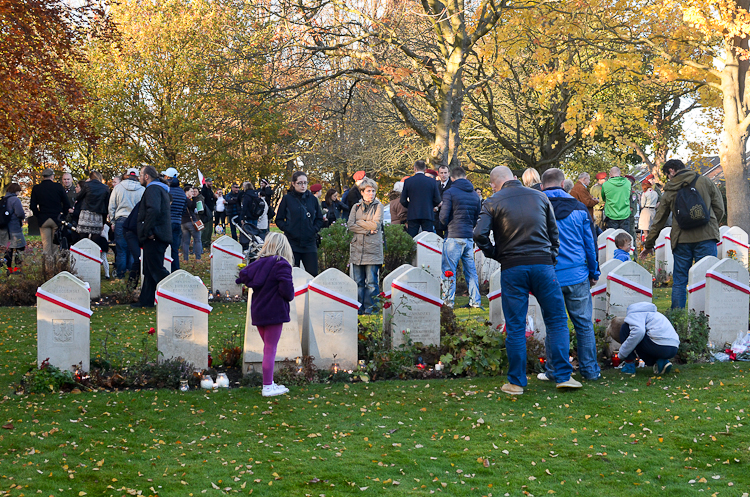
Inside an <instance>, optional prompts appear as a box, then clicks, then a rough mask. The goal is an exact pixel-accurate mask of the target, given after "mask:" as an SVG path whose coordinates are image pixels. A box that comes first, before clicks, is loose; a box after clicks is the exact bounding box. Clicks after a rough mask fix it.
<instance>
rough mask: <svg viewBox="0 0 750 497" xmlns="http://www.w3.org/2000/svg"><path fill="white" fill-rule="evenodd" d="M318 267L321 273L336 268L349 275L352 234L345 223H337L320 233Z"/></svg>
mask: <svg viewBox="0 0 750 497" xmlns="http://www.w3.org/2000/svg"><path fill="white" fill-rule="evenodd" d="M320 238H321V240H320V247H319V250H318V265H319V266H320V272H323V271H325V270H326V269H329V268H332V267H335V268H336V269H338V270H339V271H341V272H342V273H344V274H349V270H348V265H349V243H350V242H351V241H352V234H351V233H349V230H347V229H346V223H345V222H344V221H336V222H335V223H333V224H332V225H330V226H329V227H328V228H324V229H322V230H321V231H320Z"/></svg>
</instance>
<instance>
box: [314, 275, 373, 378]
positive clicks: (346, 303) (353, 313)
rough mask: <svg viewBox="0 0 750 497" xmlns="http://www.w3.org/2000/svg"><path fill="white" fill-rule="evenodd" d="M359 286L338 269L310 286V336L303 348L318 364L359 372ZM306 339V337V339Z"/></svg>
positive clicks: (318, 278) (321, 276)
mask: <svg viewBox="0 0 750 497" xmlns="http://www.w3.org/2000/svg"><path fill="white" fill-rule="evenodd" d="M359 307H361V304H360V303H359V302H357V284H356V283H355V282H354V280H352V279H351V278H349V277H348V276H347V275H345V274H344V273H342V272H341V271H339V270H338V269H335V268H330V269H327V270H325V271H323V272H322V273H320V274H319V275H318V276H317V277H316V278H314V279H313V280H312V281H310V283H309V284H308V309H309V312H310V333H309V335H308V337H307V343H303V344H302V348H303V350H304V351H306V353H307V355H311V356H314V357H315V360H314V364H315V365H316V366H317V367H318V368H320V369H329V368H331V365H332V364H334V363H336V364H338V365H339V368H341V369H344V370H348V369H356V368H357V324H358V318H357V312H358V309H359ZM303 338H304V337H303Z"/></svg>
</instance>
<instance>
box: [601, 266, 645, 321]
mask: <svg viewBox="0 0 750 497" xmlns="http://www.w3.org/2000/svg"><path fill="white" fill-rule="evenodd" d="M607 295H608V297H609V301H608V306H607V314H608V315H611V316H615V317H625V315H626V314H627V311H628V306H629V305H630V304H633V303H635V302H651V299H652V297H653V290H652V276H651V273H649V272H648V271H646V270H645V269H644V268H643V267H642V266H641V265H640V264H638V263H636V262H632V261H628V262H623V263H622V264H620V265H618V266H617V267H616V268H615V269H613V270H612V271H610V272H609V274H607Z"/></svg>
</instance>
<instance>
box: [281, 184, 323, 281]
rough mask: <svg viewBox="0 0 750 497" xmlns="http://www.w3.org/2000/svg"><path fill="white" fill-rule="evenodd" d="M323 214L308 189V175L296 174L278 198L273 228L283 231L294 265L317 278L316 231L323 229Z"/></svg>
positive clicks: (316, 200)
mask: <svg viewBox="0 0 750 497" xmlns="http://www.w3.org/2000/svg"><path fill="white" fill-rule="evenodd" d="M324 223H325V220H324V219H323V211H321V210H320V204H319V203H318V199H316V198H315V196H314V195H313V194H312V193H310V191H309V190H308V189H307V175H306V174H305V173H304V172H302V171H297V172H295V173H294V174H293V175H292V185H291V188H290V189H289V191H288V192H287V194H286V195H284V198H282V199H281V203H280V204H279V209H278V212H277V213H276V226H278V227H279V229H280V230H281V231H283V232H284V234H285V235H286V237H287V239H288V240H289V244H290V245H291V246H292V252H293V253H294V265H295V266H297V267H299V265H300V262H302V264H304V265H305V271H307V272H308V273H310V274H311V275H313V276H317V275H318V244H317V238H318V231H320V229H321V228H322V227H323V225H324Z"/></svg>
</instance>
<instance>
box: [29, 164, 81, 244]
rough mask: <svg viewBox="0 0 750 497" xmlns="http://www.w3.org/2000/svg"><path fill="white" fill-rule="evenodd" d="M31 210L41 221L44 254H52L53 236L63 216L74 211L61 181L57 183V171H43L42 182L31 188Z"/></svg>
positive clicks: (40, 229) (40, 228)
mask: <svg viewBox="0 0 750 497" xmlns="http://www.w3.org/2000/svg"><path fill="white" fill-rule="evenodd" d="M29 207H30V208H31V212H33V213H34V216H35V217H36V220H37V222H38V223H39V231H40V232H41V235H42V250H43V251H44V255H52V237H53V235H54V234H55V230H56V229H57V227H58V225H59V224H60V223H61V221H62V217H63V216H65V215H67V214H68V213H70V212H73V209H72V206H71V205H70V200H69V199H68V196H67V195H66V194H65V189H64V188H63V186H62V185H61V184H60V183H55V172H54V171H53V170H52V169H50V168H46V169H45V170H44V171H42V182H41V183H39V184H38V185H34V188H32V189H31V203H30V205H29Z"/></svg>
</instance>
